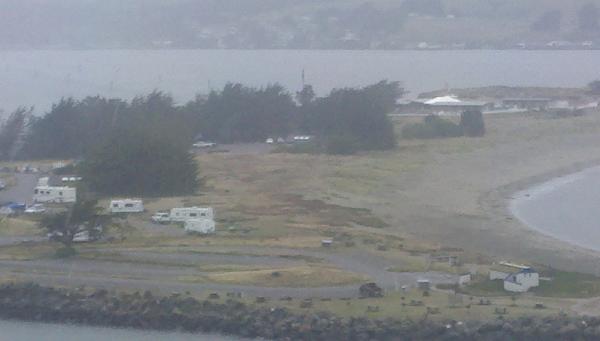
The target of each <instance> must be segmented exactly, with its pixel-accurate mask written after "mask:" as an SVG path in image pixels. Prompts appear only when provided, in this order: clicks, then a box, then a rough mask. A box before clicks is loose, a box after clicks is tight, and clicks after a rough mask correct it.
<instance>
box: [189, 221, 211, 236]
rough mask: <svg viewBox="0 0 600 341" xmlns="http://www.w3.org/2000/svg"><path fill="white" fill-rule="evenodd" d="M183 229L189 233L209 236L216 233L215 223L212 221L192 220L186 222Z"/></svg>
mask: <svg viewBox="0 0 600 341" xmlns="http://www.w3.org/2000/svg"><path fill="white" fill-rule="evenodd" d="M183 227H184V228H185V230H186V231H187V232H196V233H201V234H209V233H214V232H215V221H214V220H212V219H190V220H186V222H185V223H184V225H183Z"/></svg>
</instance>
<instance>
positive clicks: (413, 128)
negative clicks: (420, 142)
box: [402, 115, 463, 139]
mask: <svg viewBox="0 0 600 341" xmlns="http://www.w3.org/2000/svg"><path fill="white" fill-rule="evenodd" d="M462 135H463V129H462V128H461V126H459V125H458V124H456V123H454V122H452V121H450V120H447V119H444V118H441V117H439V116H435V115H429V116H427V117H425V119H424V120H423V123H414V124H409V125H406V126H404V128H402V137H404V138H406V139H434V138H444V137H459V136H462Z"/></svg>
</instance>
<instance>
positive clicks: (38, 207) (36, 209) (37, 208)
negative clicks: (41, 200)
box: [25, 204, 46, 214]
mask: <svg viewBox="0 0 600 341" xmlns="http://www.w3.org/2000/svg"><path fill="white" fill-rule="evenodd" d="M44 212H46V207H45V206H44V205H42V204H33V205H31V206H29V207H27V208H26V209H25V213H29V214H38V213H44Z"/></svg>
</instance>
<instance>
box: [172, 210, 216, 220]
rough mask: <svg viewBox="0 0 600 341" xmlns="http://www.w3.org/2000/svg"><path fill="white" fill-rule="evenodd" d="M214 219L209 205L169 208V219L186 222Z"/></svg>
mask: <svg viewBox="0 0 600 341" xmlns="http://www.w3.org/2000/svg"><path fill="white" fill-rule="evenodd" d="M206 219H208V220H214V213H213V209H212V208H211V207H206V208H203V207H179V208H173V209H171V221H173V222H186V221H188V220H206Z"/></svg>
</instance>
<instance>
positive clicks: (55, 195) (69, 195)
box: [33, 186, 77, 203]
mask: <svg viewBox="0 0 600 341" xmlns="http://www.w3.org/2000/svg"><path fill="white" fill-rule="evenodd" d="M33 201H35V202H37V203H41V202H47V203H73V202H75V201H77V190H76V189H75V188H73V187H54V186H37V187H36V188H35V189H34V190H33Z"/></svg>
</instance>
